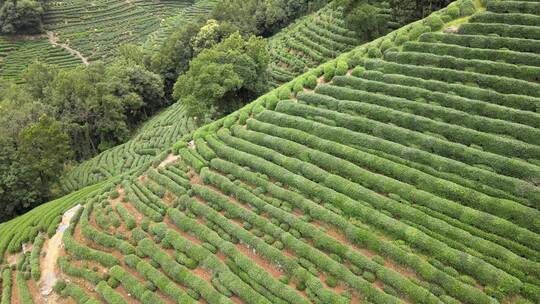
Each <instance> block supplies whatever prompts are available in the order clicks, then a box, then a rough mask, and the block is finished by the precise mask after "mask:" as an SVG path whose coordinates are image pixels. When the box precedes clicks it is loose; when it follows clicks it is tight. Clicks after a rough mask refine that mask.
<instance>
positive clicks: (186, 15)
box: [143, 0, 216, 50]
mask: <svg viewBox="0 0 540 304" xmlns="http://www.w3.org/2000/svg"><path fill="white" fill-rule="evenodd" d="M168 3H174V1H169V2H168ZM215 3H216V0H198V1H196V2H195V3H193V4H192V5H190V6H188V7H186V8H185V9H182V10H181V11H179V12H176V13H175V14H174V15H171V16H169V17H166V18H164V19H162V21H161V23H160V26H159V29H158V30H156V31H155V32H153V33H151V34H150V35H148V37H147V38H146V40H145V42H144V43H143V46H144V48H145V49H148V50H155V49H156V48H159V47H160V46H161V45H162V44H163V41H165V40H166V39H167V37H169V36H170V35H171V34H172V33H173V32H174V31H175V29H178V28H180V27H181V26H183V25H184V24H185V23H186V22H189V21H191V20H194V19H196V18H199V17H201V16H203V15H204V14H207V13H208V12H210V11H211V10H212V8H213V7H214V5H215ZM169 13H170V12H169Z"/></svg>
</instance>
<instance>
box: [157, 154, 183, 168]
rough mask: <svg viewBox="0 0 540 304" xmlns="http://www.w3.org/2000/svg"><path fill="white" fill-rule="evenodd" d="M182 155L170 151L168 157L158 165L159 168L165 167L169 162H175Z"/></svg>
mask: <svg viewBox="0 0 540 304" xmlns="http://www.w3.org/2000/svg"><path fill="white" fill-rule="evenodd" d="M179 158H180V157H179V156H178V155H174V154H172V153H170V154H169V155H167V158H165V159H164V160H163V161H162V162H161V163H160V164H159V166H158V168H163V167H165V166H167V165H168V164H170V163H173V162H175V161H176V160H178V159H179Z"/></svg>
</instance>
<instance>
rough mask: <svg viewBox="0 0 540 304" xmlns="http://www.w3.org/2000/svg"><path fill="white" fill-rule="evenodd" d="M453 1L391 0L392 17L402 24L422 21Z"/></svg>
mask: <svg viewBox="0 0 540 304" xmlns="http://www.w3.org/2000/svg"><path fill="white" fill-rule="evenodd" d="M450 2H452V1H451V0H405V1H402V0H399V1H398V0H391V1H390V7H391V8H392V15H393V16H394V17H395V18H396V20H397V21H398V22H399V23H400V24H401V25H405V24H409V23H411V22H413V21H416V20H418V19H422V18H424V17H426V16H428V15H429V14H431V13H432V12H434V11H436V10H439V9H441V8H444V7H446V6H447V5H448V4H449V3H450Z"/></svg>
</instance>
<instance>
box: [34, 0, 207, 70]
mask: <svg viewBox="0 0 540 304" xmlns="http://www.w3.org/2000/svg"><path fill="white" fill-rule="evenodd" d="M198 2H204V3H205V4H206V5H197V3H198ZM208 2H209V1H207V0H201V1H195V5H197V6H196V7H197V8H196V9H192V8H191V6H192V5H194V3H193V2H192V1H191V0H181V1H166V0H165V1H150V2H148V1H120V0H106V1H99V0H98V1H93V2H91V3H88V2H87V1H82V0H69V1H57V2H52V3H50V4H49V5H47V7H46V10H45V16H44V20H45V21H44V23H45V29H46V30H48V31H52V32H54V33H56V34H57V35H58V37H59V38H60V41H61V42H64V43H67V44H69V46H70V47H71V48H73V49H76V50H78V51H79V52H81V53H82V54H83V55H84V56H85V57H87V58H88V59H89V60H97V59H103V58H108V57H110V55H111V54H112V52H113V51H114V50H115V49H116V48H117V47H118V46H120V45H123V44H126V43H139V42H144V41H145V40H146V38H147V36H148V35H150V34H152V33H153V32H155V31H157V30H158V29H160V24H161V23H162V22H165V23H167V21H166V20H167V18H168V17H171V16H176V15H183V16H184V18H191V17H194V16H198V15H199V14H203V13H207V12H208V10H209V9H210V8H211V3H208ZM210 2H211V1H210ZM162 20H163V21H162Z"/></svg>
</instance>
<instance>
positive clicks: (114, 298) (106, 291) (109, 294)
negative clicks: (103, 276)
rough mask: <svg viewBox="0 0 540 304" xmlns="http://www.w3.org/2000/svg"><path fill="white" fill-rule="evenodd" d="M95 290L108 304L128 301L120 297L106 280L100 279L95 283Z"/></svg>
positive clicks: (120, 303)
mask: <svg viewBox="0 0 540 304" xmlns="http://www.w3.org/2000/svg"><path fill="white" fill-rule="evenodd" d="M96 291H97V292H98V293H99V294H100V295H101V296H102V297H103V299H105V301H107V303H109V304H127V303H128V302H127V301H126V300H125V299H124V298H123V297H122V295H121V294H119V293H118V292H116V291H115V290H114V289H112V288H111V287H110V286H109V285H108V284H107V282H105V281H100V282H99V284H97V285H96Z"/></svg>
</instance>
